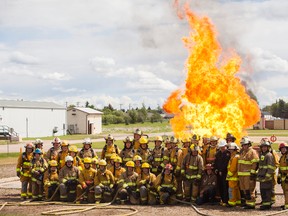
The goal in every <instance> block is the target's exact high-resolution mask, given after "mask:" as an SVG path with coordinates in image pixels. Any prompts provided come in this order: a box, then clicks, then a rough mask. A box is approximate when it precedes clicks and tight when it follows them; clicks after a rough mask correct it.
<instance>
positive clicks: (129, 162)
mask: <svg viewBox="0 0 288 216" xmlns="http://www.w3.org/2000/svg"><path fill="white" fill-rule="evenodd" d="M126 167H133V168H134V167H135V163H134V162H133V161H128V162H127V163H126Z"/></svg>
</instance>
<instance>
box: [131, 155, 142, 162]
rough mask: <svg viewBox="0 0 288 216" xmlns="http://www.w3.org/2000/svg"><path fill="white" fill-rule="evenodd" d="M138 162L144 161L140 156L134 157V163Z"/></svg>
mask: <svg viewBox="0 0 288 216" xmlns="http://www.w3.org/2000/svg"><path fill="white" fill-rule="evenodd" d="M138 160H140V161H142V157H140V156H139V155H135V156H134V157H133V161H138Z"/></svg>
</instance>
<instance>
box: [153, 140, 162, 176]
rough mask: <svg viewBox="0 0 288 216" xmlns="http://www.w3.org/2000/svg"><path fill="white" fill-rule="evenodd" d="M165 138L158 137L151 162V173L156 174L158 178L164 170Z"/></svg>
mask: <svg viewBox="0 0 288 216" xmlns="http://www.w3.org/2000/svg"><path fill="white" fill-rule="evenodd" d="M162 142H163V138H162V136H157V137H156V138H155V140H154V143H155V147H154V149H153V150H152V158H153V160H152V161H151V166H152V168H151V172H152V173H153V174H155V175H156V176H157V175H159V174H160V173H161V172H162V170H163V168H164V163H163V156H164V147H162Z"/></svg>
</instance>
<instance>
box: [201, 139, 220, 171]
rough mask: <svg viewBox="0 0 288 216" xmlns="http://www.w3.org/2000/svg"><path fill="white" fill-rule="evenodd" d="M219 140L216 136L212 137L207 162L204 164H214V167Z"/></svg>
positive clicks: (206, 155)
mask: <svg viewBox="0 0 288 216" xmlns="http://www.w3.org/2000/svg"><path fill="white" fill-rule="evenodd" d="M218 140H219V139H218V138H217V137H216V136H211V137H210V145H209V147H208V148H207V150H206V152H205V161H204V164H208V163H210V164H212V166H214V161H215V155H216V152H217V144H218Z"/></svg>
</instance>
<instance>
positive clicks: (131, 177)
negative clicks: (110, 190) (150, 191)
mask: <svg viewBox="0 0 288 216" xmlns="http://www.w3.org/2000/svg"><path fill="white" fill-rule="evenodd" d="M126 167H127V170H126V172H124V173H122V174H121V176H120V178H119V181H118V184H119V188H122V189H121V190H120V192H119V198H120V202H121V204H124V203H125V202H127V201H128V199H129V202H130V203H131V204H133V205H137V204H139V203H140V200H139V198H140V193H139V191H138V190H137V179H138V174H137V173H136V172H134V168H135V163H134V162H133V161H128V162H127V163H126Z"/></svg>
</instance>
